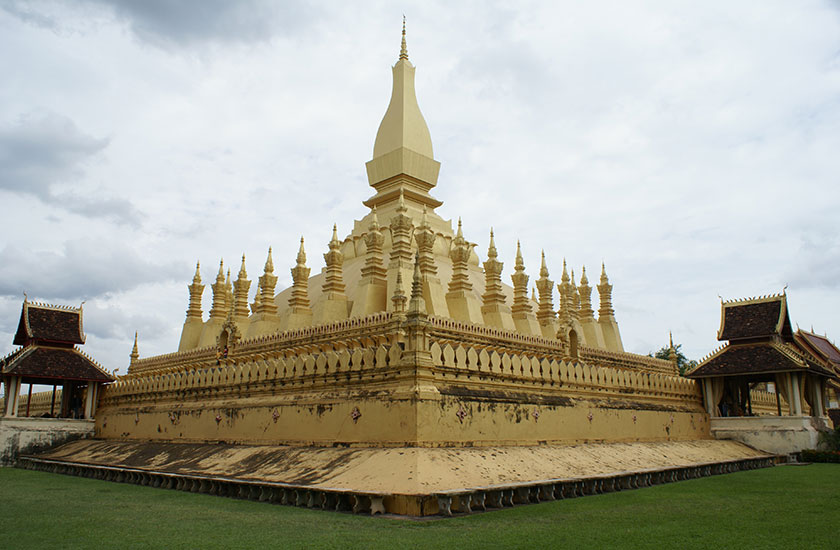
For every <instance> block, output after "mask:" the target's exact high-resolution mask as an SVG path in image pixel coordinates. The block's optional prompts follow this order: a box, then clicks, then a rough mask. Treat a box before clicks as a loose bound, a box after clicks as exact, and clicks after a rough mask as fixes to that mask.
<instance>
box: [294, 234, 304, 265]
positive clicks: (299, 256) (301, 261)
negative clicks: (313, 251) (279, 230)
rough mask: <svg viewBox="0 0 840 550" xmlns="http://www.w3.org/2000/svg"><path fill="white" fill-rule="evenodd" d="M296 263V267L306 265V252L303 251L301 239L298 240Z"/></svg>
mask: <svg viewBox="0 0 840 550" xmlns="http://www.w3.org/2000/svg"><path fill="white" fill-rule="evenodd" d="M296 259H297V263H298V265H306V252H304V250H303V237H301V238H300V249H298V254H297V258H296Z"/></svg>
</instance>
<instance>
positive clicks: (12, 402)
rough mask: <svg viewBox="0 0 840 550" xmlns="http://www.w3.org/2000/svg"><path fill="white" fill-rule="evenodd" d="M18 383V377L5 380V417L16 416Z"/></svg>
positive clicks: (18, 395) (18, 392)
mask: <svg viewBox="0 0 840 550" xmlns="http://www.w3.org/2000/svg"><path fill="white" fill-rule="evenodd" d="M20 382H21V380H20V376H9V377H8V378H6V411H5V413H6V416H17V411H18V399H19V397H20V385H21V384H20Z"/></svg>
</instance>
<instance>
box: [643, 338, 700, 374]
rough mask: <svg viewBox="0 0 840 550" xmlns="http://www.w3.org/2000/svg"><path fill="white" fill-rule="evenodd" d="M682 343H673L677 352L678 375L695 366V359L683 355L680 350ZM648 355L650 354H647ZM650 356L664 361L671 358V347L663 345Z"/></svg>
mask: <svg viewBox="0 0 840 550" xmlns="http://www.w3.org/2000/svg"><path fill="white" fill-rule="evenodd" d="M681 348H682V344H674V351H676V352H677V369H678V370H679V371H680V375H684V374H685V373H686V372H688V371H690V370H691V369H693V368H694V367H695V366H697V361H695V360H694V359H689V358H688V357H686V356H685V354H683V352H682V349H681ZM648 355H650V354H648ZM652 357H656V358H657V359H665V360H666V361H670V360H671V347H670V346H664V347H662V348H660V349H659V351H657V352H656V353H654V354H653V355H652Z"/></svg>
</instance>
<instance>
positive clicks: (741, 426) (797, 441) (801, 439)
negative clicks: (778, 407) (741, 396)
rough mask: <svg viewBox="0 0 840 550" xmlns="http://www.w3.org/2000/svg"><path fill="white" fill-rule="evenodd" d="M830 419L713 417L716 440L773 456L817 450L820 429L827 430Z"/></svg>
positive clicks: (713, 431)
mask: <svg viewBox="0 0 840 550" xmlns="http://www.w3.org/2000/svg"><path fill="white" fill-rule="evenodd" d="M827 420H828V419H825V418H817V417H813V416H761V417H756V416H740V417H727V418H712V421H711V430H712V435H713V436H714V437H715V438H716V439H731V440H734V441H740V442H741V443H746V444H747V445H749V446H750V447H754V448H756V449H759V450H762V451H765V452H768V453H773V454H789V453H796V452H799V451H801V450H803V449H815V448H816V447H817V444H818V443H819V432H820V430H827V429H828V422H827Z"/></svg>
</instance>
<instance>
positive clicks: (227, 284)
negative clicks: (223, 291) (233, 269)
mask: <svg viewBox="0 0 840 550" xmlns="http://www.w3.org/2000/svg"><path fill="white" fill-rule="evenodd" d="M230 285H231V282H230V268H228V270H227V277H225V286H227V287H230Z"/></svg>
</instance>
